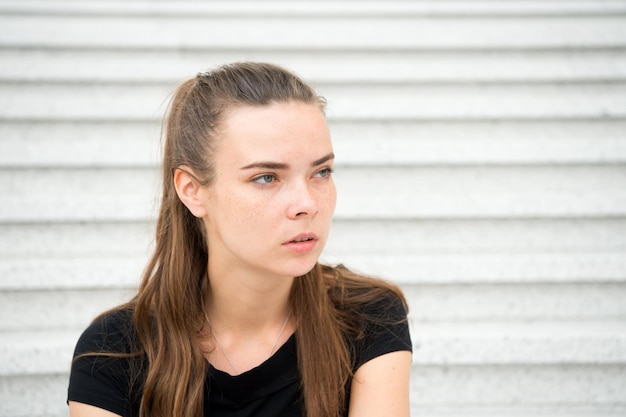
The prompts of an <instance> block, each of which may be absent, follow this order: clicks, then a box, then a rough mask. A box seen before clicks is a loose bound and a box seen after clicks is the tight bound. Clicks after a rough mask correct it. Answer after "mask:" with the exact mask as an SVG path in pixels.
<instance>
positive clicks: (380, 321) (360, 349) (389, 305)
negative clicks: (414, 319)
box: [354, 292, 413, 371]
mask: <svg viewBox="0 0 626 417" xmlns="http://www.w3.org/2000/svg"><path fill="white" fill-rule="evenodd" d="M366 309H367V311H366V317H367V318H368V319H367V322H366V324H365V327H364V332H363V337H360V338H358V339H357V340H356V342H355V353H356V358H355V359H356V360H355V367H354V370H355V371H356V370H357V369H358V368H359V367H360V366H361V365H363V364H364V363H366V362H368V361H370V360H372V359H374V358H376V357H378V356H382V355H385V354H387V353H392V352H398V351H410V352H412V351H413V345H412V343H411V335H410V332H409V323H408V318H407V311H406V309H405V307H404V303H403V302H402V300H401V299H400V298H399V297H398V296H397V295H395V294H394V293H391V292H390V293H389V294H388V295H387V296H386V297H384V298H383V299H382V300H378V301H377V302H375V303H372V304H371V305H368V306H367V307H366Z"/></svg>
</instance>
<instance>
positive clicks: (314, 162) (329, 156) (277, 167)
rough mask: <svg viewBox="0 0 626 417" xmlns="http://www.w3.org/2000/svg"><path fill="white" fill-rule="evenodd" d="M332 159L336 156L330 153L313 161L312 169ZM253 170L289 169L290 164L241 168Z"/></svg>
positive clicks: (267, 164) (269, 164) (269, 163)
mask: <svg viewBox="0 0 626 417" xmlns="http://www.w3.org/2000/svg"><path fill="white" fill-rule="evenodd" d="M331 159H335V154H334V153H332V152H331V153H329V154H328V155H325V156H323V157H321V158H320V159H316V160H315V161H313V162H312V163H311V167H316V166H318V165H321V164H323V163H324V162H327V161H330V160H331ZM251 168H265V169H288V168H289V164H285V163H283V162H269V161H268V162H253V163H251V164H250V165H246V166H245V167H241V169H242V170H244V169H251Z"/></svg>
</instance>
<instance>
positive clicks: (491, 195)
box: [0, 165, 626, 222]
mask: <svg viewBox="0 0 626 417" xmlns="http://www.w3.org/2000/svg"><path fill="white" fill-rule="evenodd" d="M335 182H336V184H337V190H338V193H339V199H338V203H337V208H336V217H337V218H338V219H346V218H359V219H372V218H376V219H446V218H474V219H486V218H516V217H517V218H532V217H540V218H560V217H611V216H615V217H621V216H624V214H625V213H626V187H624V184H626V166H621V165H620V166H611V165H606V166H551V167H541V166H539V167H524V166H502V167H499V166H484V167H473V166H468V167H445V166H443V167H403V166H391V167H377V168H374V167H370V168H362V167H343V168H340V169H337V171H336V174H335ZM158 183H159V179H158V174H157V172H156V170H153V169H139V168H138V169H97V168H95V169H94V168H89V169H80V170H71V169H58V170H37V169H16V170H4V171H2V170H0V193H1V194H2V195H4V196H6V197H5V198H4V199H3V204H2V206H0V222H32V221H34V222H50V221H72V222H75V221H145V220H149V219H153V218H154V216H155V215H156V211H157V206H158V201H159V199H158V197H156V196H157V194H158V192H159V185H158ZM372 190H376V195H375V198H373V196H372ZM79 196H80V198H78V197H79ZM581 196H584V198H581Z"/></svg>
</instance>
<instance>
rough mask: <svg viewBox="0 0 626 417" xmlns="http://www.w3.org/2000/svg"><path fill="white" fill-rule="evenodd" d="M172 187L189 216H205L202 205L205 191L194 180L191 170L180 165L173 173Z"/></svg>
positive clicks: (205, 212) (204, 209)
mask: <svg viewBox="0 0 626 417" xmlns="http://www.w3.org/2000/svg"><path fill="white" fill-rule="evenodd" d="M174 187H175V188H176V194H178V198H179V199H180V201H182V202H183V204H184V205H185V206H186V207H187V208H188V209H189V211H190V212H191V214H193V215H194V216H196V217H198V218H202V217H204V216H206V214H207V211H206V208H205V205H204V202H205V201H204V198H203V197H205V195H206V194H205V192H204V191H205V190H204V188H203V187H202V186H201V185H200V184H199V183H198V181H197V180H196V176H195V174H194V172H193V170H192V169H191V168H189V167H188V166H186V165H181V166H179V167H178V168H176V170H175V171H174Z"/></svg>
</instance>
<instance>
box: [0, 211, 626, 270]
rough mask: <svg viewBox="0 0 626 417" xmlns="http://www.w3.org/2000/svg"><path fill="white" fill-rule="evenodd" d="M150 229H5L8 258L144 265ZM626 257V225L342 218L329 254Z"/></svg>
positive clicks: (0, 247) (2, 249) (145, 225)
mask: <svg viewBox="0 0 626 417" xmlns="http://www.w3.org/2000/svg"><path fill="white" fill-rule="evenodd" d="M155 228H156V226H155V224H154V223H153V222H129V223H126V222H111V223H99V222H88V223H80V222H70V223H42V222H35V223H18V224H12V223H0V253H2V254H3V257H4V259H14V260H16V261H17V260H24V263H28V262H31V261H33V260H35V259H40V260H44V259H49V260H54V259H58V260H71V259H76V260H79V259H88V260H90V261H91V260H93V259H98V258H100V259H120V260H121V259H124V258H126V259H130V260H134V259H147V257H148V256H149V255H150V254H151V245H152V242H153V240H154V233H155ZM619 252H623V253H626V218H624V217H622V218H572V219H566V218H561V219H537V218H529V219H500V220H498V219H486V220H477V219H467V220H460V219H445V220H444V219H432V220H421V221H416V220H414V219H408V220H400V219H387V220H379V219H371V220H367V219H365V220H354V219H337V220H335V221H334V222H333V225H332V227H331V236H330V239H329V241H328V243H327V245H326V253H327V254H328V255H329V256H330V255H332V256H333V257H336V258H337V261H339V259H340V258H341V257H343V256H350V255H352V256H354V255H367V256H381V255H402V254H407V255H408V254H413V255H415V256H418V255H419V256H429V255H439V256H445V255H446V254H447V255H455V254H456V255H472V254H477V255H481V254H482V255H485V256H489V255H492V256H498V254H500V255H506V254H508V255H515V254H518V255H522V256H532V255H533V254H544V255H545V254H551V253H552V254H562V255H565V254H567V253H574V254H576V256H577V255H578V254H584V253H588V254H590V255H593V254H602V253H619Z"/></svg>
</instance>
